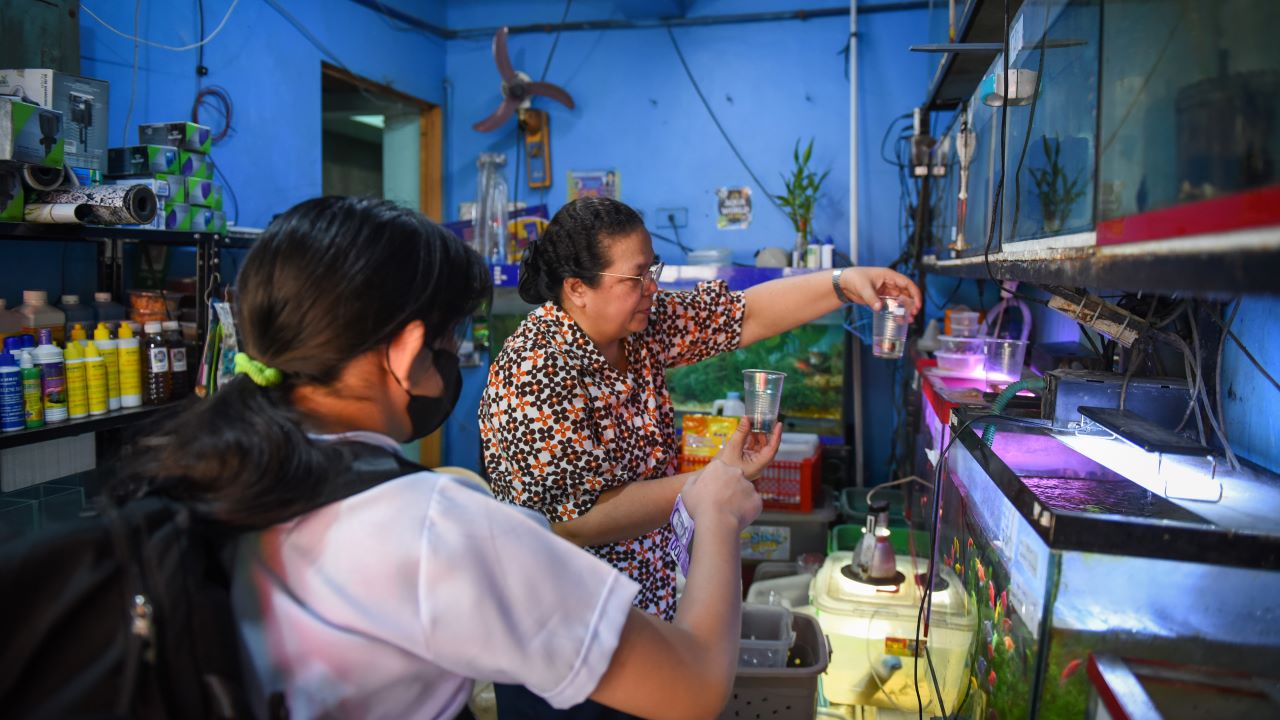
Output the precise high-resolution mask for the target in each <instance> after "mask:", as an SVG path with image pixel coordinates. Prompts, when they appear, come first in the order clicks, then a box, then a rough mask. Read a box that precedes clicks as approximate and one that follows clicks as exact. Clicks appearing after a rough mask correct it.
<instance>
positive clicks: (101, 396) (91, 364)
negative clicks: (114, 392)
mask: <svg viewBox="0 0 1280 720" xmlns="http://www.w3.org/2000/svg"><path fill="white" fill-rule="evenodd" d="M84 375H85V385H87V386H88V389H89V414H90V415H106V414H107V364H106V363H105V362H103V359H102V355H100V354H99V353H98V346H97V345H95V344H94V343H93V341H92V340H90V341H89V342H87V343H85V345H84Z"/></svg>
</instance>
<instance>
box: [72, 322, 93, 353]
mask: <svg viewBox="0 0 1280 720" xmlns="http://www.w3.org/2000/svg"><path fill="white" fill-rule="evenodd" d="M88 341H89V336H88V335H87V334H86V333H85V330H84V326H83V325H81V324H80V323H76V324H75V326H74V327H72V328H71V339H70V340H68V341H67V344H68V345H69V344H71V343H78V344H79V345H80V347H81V349H83V348H84V344H85V343H86V342H88Z"/></svg>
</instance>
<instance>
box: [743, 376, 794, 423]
mask: <svg viewBox="0 0 1280 720" xmlns="http://www.w3.org/2000/svg"><path fill="white" fill-rule="evenodd" d="M786 377H787V374H786V373H783V372H778V371H777V370H743V371H742V388H743V390H744V393H743V395H742V401H743V403H744V404H745V405H746V406H747V417H749V418H751V431H752V432H766V433H767V432H771V431H772V430H773V425H774V423H776V422H777V421H778V409H779V408H780V407H781V406H782V381H783V380H784V379H786Z"/></svg>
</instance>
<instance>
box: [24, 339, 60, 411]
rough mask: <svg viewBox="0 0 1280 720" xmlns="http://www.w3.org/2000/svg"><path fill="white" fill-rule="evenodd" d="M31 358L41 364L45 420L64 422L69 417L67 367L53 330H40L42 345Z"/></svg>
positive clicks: (41, 387) (41, 386)
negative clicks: (55, 342)
mask: <svg viewBox="0 0 1280 720" xmlns="http://www.w3.org/2000/svg"><path fill="white" fill-rule="evenodd" d="M31 359H32V360H34V361H35V363H36V364H37V365H39V366H40V390H41V392H42V393H43V394H44V421H45V422H47V423H57V422H62V421H64V420H66V419H67V369H66V365H65V364H63V361H62V351H61V350H59V349H58V346H57V345H54V344H53V330H52V329H51V328H44V329H43V330H41V331H40V345H38V346H37V347H36V349H35V352H34V353H33V354H32V356H31Z"/></svg>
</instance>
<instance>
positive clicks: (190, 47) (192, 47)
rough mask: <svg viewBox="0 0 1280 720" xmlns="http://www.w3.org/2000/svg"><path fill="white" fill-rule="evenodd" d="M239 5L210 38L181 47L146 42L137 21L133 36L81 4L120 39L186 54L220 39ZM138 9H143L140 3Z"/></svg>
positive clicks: (233, 5) (229, 10)
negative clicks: (139, 33) (141, 36)
mask: <svg viewBox="0 0 1280 720" xmlns="http://www.w3.org/2000/svg"><path fill="white" fill-rule="evenodd" d="M267 2H268V4H270V3H271V0H267ZM239 4H240V0H231V5H230V6H229V7H228V8H227V13H226V14H225V15H223V16H222V21H221V22H219V23H218V26H217V27H216V28H214V29H213V32H211V33H209V37H207V38H203V39H201V40H200V41H199V42H194V43H191V44H190V45H180V46H174V45H165V44H163V43H158V42H152V41H150V40H144V39H142V38H140V37H138V23H137V21H136V20H135V21H134V24H133V34H132V35H130V34H128V33H125V32H122V31H120V30H117V29H115V28H114V27H111V26H110V25H108V24H107V22H106V21H105V20H103V19H102V18H100V17H98V15H97V13H95V12H94V11H93V10H91V9H89V6H87V5H85V4H83V3H81V5H80V9H81V10H83V11H84V12H85V13H86V14H87V15H88V16H89V17H91V18H93V19H94V20H96V21H97V22H98V24H99V25H101V26H102V27H104V28H106V29H108V30H110V31H111V32H113V33H115V34H116V35H119V36H120V37H122V38H124V39H126V40H132V41H134V42H135V43H139V44H142V45H146V46H148V47H153V48H160V49H161V50H171V51H173V52H186V51H188V50H195V49H196V48H202V47H204V46H205V45H208V44H209V43H210V42H213V39H214V38H216V37H218V33H220V32H222V29H223V28H224V27H226V25H227V21H228V20H230V19H231V13H232V12H233V11H235V9H236V6H237V5H239ZM138 7H141V3H140V2H139V5H138Z"/></svg>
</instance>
